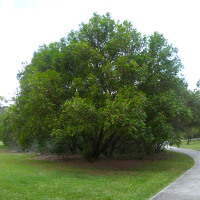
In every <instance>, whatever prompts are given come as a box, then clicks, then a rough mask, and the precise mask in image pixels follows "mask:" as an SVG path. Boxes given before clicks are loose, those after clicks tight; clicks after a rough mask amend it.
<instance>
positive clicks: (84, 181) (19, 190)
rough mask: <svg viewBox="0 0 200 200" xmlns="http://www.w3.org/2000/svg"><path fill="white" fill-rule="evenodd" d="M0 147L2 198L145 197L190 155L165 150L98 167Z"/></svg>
mask: <svg viewBox="0 0 200 200" xmlns="http://www.w3.org/2000/svg"><path fill="white" fill-rule="evenodd" d="M0 149H1V150H0V188H1V192H0V199H2V200H36V199H38V200H39V199H41V200H47V199H48V200H50V199H51V200H61V199H62V200H68V199H69V200H70V199H71V200H72V199H73V200H78V199H81V200H86V199H87V200H92V199H94V200H96V199H102V200H111V199H113V200H114V199H116V200H145V199H149V198H151V197H152V196H154V195H155V194H156V193H157V192H159V191H160V190H161V189H163V188H164V187H166V186H167V185H168V184H169V183H171V182H172V181H174V180H175V179H176V178H177V177H178V176H180V175H181V174H182V173H183V172H185V171H186V170H187V169H189V168H190V167H192V165H193V160H192V159H191V158H190V157H188V156H185V155H182V154H177V153H174V152H169V155H168V156H167V157H166V158H165V159H161V160H158V161H146V162H142V164H140V165H138V166H137V165H136V166H133V167H132V168H129V169H127V170H106V169H104V170H102V169H100V168H96V167H95V168H93V167H90V168H88V167H83V166H82V167H81V166H80V167H78V166H76V167H72V166H68V165H67V163H65V162H56V161H39V160H34V159H33V157H34V156H35V155H33V154H22V153H9V152H5V150H6V149H5V147H4V146H2V145H1V146H0ZM122 162H123V161H122Z"/></svg>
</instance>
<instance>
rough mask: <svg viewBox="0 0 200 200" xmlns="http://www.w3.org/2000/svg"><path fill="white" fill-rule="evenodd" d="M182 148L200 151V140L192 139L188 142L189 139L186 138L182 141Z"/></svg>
mask: <svg viewBox="0 0 200 200" xmlns="http://www.w3.org/2000/svg"><path fill="white" fill-rule="evenodd" d="M180 148H185V149H193V150H197V151H200V140H191V141H190V143H189V144H187V141H186V140H184V141H182V143H181V146H180Z"/></svg>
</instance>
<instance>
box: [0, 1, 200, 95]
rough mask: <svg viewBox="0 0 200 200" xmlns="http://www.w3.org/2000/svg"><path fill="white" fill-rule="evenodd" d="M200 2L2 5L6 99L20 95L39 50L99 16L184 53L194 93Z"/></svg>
mask: <svg viewBox="0 0 200 200" xmlns="http://www.w3.org/2000/svg"><path fill="white" fill-rule="evenodd" d="M199 8H200V0H73V1H69V0H0V96H5V97H7V98H10V97H12V96H14V94H15V89H16V88H17V86H18V82H17V79H16V75H17V73H18V71H19V70H21V68H22V65H21V63H22V62H25V61H27V62H30V60H31V57H32V54H33V52H34V51H36V50H37V49H38V46H39V45H42V44H49V43H50V42H55V41H59V40H60V38H62V37H65V36H67V34H68V33H69V31H70V30H71V29H74V30H77V29H78V25H79V24H80V23H81V22H83V21H84V22H88V20H89V19H90V18H91V17H92V15H93V13H94V12H97V13H98V14H101V15H102V14H105V13H106V12H109V13H111V15H112V18H113V19H115V20H118V19H119V20H120V21H123V20H129V21H131V22H132V24H133V27H134V28H137V30H138V31H139V32H141V33H142V34H148V35H150V34H152V33H153V32H154V31H158V32H160V33H163V34H164V36H165V37H166V38H167V39H168V41H169V42H170V43H172V44H173V45H174V46H175V47H177V48H178V49H179V56H180V58H181V60H182V63H183V65H184V70H183V71H182V74H184V76H185V78H186V80H187V82H188V83H189V88H190V89H194V88H195V87H196V82H197V81H198V80H199V79H200V63H199V57H200V54H199V53H200V52H199V47H200V27H199V20H200V11H199Z"/></svg>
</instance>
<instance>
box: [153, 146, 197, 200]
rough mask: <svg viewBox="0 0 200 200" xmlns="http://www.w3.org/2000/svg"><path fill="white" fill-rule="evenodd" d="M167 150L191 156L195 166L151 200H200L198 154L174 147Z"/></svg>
mask: <svg viewBox="0 0 200 200" xmlns="http://www.w3.org/2000/svg"><path fill="white" fill-rule="evenodd" d="M169 149H171V150H172V151H175V152H178V153H183V154H186V155H189V156H191V157H192V158H193V159H194V160H195V165H194V166H193V167H192V168H191V169H190V170H188V171H187V172H185V173H184V174H183V175H182V176H180V177H179V178H178V179H176V180H175V181H174V182H173V183H171V184H170V185H169V186H168V187H166V188H165V189H163V190H162V191H160V192H159V193H158V194H157V195H155V196H154V197H153V198H152V199H151V200H200V152H199V151H195V150H191V149H181V148H176V147H170V148H169Z"/></svg>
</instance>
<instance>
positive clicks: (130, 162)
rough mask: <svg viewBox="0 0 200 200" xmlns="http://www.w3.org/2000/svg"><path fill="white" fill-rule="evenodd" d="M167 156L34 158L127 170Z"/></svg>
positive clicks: (96, 167) (77, 165)
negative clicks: (141, 157) (138, 157)
mask: <svg viewBox="0 0 200 200" xmlns="http://www.w3.org/2000/svg"><path fill="white" fill-rule="evenodd" d="M168 156H169V153H167V152H161V153H157V154H154V155H151V156H146V157H145V158H143V159H122V158H120V159H119V158H112V159H107V158H100V159H98V160H95V161H93V162H88V161H86V160H84V159H83V158H82V157H81V156H79V155H70V156H69V155H68V156H66V155H65V156H58V155H46V154H41V155H38V156H36V157H35V158H34V159H35V160H47V161H58V162H62V164H64V165H65V166H68V167H73V168H88V169H99V170H114V171H123V170H128V169H131V168H134V167H138V166H141V165H143V164H146V163H149V162H154V161H158V160H163V159H166V158H167V157H168Z"/></svg>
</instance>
